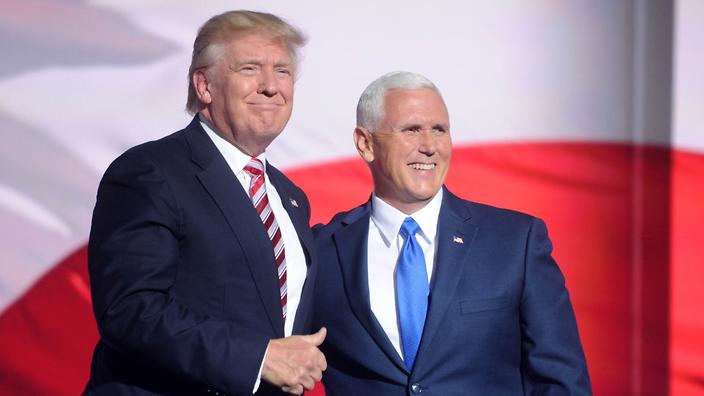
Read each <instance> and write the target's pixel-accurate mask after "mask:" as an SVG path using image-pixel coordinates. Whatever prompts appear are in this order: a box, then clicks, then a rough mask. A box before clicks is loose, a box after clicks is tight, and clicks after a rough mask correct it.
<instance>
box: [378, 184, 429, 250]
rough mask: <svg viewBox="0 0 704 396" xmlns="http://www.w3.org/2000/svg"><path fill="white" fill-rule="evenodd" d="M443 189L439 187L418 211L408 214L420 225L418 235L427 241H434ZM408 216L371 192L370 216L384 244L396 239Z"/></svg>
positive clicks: (389, 243)
mask: <svg viewBox="0 0 704 396" xmlns="http://www.w3.org/2000/svg"><path fill="white" fill-rule="evenodd" d="M442 194H443V189H442V188H441V189H440V190H439V191H438V193H437V194H435V197H433V199H432V200H431V201H430V202H428V204H427V205H425V206H424V207H423V208H421V209H420V210H419V211H417V212H415V213H413V214H411V215H410V217H412V218H413V220H415V221H416V223H418V226H419V227H420V233H419V234H420V235H421V236H422V237H423V238H424V239H425V240H426V242H428V243H433V242H434V241H435V234H436V233H437V228H438V217H439V216H440V206H441V205H442ZM406 217H409V215H407V214H405V213H403V212H401V211H400V210H398V209H396V208H394V207H393V206H391V205H389V204H388V203H386V202H384V201H383V200H382V199H381V198H379V197H377V196H376V193H374V194H372V214H371V218H372V221H373V222H374V224H375V225H376V226H377V228H379V232H380V233H381V238H382V239H383V240H384V243H385V244H386V246H391V243H392V242H393V241H395V240H396V237H397V236H398V233H399V230H400V229H401V224H403V221H404V220H405V219H406Z"/></svg>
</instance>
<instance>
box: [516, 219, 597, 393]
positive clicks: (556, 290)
mask: <svg viewBox="0 0 704 396" xmlns="http://www.w3.org/2000/svg"><path fill="white" fill-rule="evenodd" d="M551 253H552V243H551V242H550V239H549V238H548V233H547V229H546V227H545V223H543V222H542V221H541V220H539V219H533V223H532V225H531V228H530V231H529V235H528V240H527V247H526V259H525V265H526V267H525V278H524V285H523V297H522V300H521V312H520V314H521V333H522V355H523V363H522V366H523V367H522V372H523V386H524V389H525V390H526V394H530V395H532V394H540V395H552V394H560V395H591V394H592V392H591V385H590V382H589V375H588V373H587V365H586V361H585V359H584V353H583V352H582V346H581V344H580V341H579V334H578V332H577V323H576V320H575V316H574V312H573V310H572V304H571V303H570V299H569V295H568V293H567V289H566V288H565V280H564V277H563V276H562V273H561V272H560V269H559V268H558V266H557V264H556V263H555V261H554V260H553V258H552V256H551Z"/></svg>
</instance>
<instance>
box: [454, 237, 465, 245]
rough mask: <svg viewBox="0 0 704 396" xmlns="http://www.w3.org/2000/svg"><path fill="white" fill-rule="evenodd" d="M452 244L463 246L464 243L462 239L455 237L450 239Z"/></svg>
mask: <svg viewBox="0 0 704 396" xmlns="http://www.w3.org/2000/svg"><path fill="white" fill-rule="evenodd" d="M452 242H454V243H459V244H463V243H464V239H462V237H458V236H457V235H455V236H453V237H452Z"/></svg>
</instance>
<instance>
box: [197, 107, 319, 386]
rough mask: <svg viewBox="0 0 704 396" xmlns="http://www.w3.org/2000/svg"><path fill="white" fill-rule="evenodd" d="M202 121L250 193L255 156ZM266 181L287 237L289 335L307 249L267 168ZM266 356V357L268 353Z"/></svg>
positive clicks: (262, 156)
mask: <svg viewBox="0 0 704 396" xmlns="http://www.w3.org/2000/svg"><path fill="white" fill-rule="evenodd" d="M200 125H201V126H202V127H203V129H205V132H206V133H207V134H208V136H209V137H210V139H211V140H212V141H213V143H215V146H216V147H217V148H218V151H220V154H222V156H223V157H225V161H227V164H228V165H229V166H230V169H232V173H234V174H235V176H236V177H237V180H239V182H240V184H241V185H242V188H243V189H244V191H245V193H246V194H247V196H249V185H250V182H251V180H252V178H251V176H249V173H247V172H246V171H245V170H244V167H245V166H246V165H247V163H248V162H249V160H250V159H251V157H250V156H249V155H247V154H245V153H243V152H241V151H240V150H239V149H238V148H237V147H235V146H234V145H232V144H231V143H230V142H228V141H227V140H225V139H224V138H223V137H221V136H220V135H218V134H217V133H216V132H215V131H214V130H213V129H212V128H211V127H210V126H209V125H208V124H207V123H205V122H203V120H201V121H200ZM257 158H259V160H260V161H262V164H264V169H265V170H266V165H267V164H266V155H265V153H262V154H260V155H258V156H257ZM264 184H265V186H266V194H267V196H268V198H269V205H271V210H272V211H273V212H274V216H275V217H276V222H277V223H279V229H280V230H281V237H282V238H283V240H284V249H285V252H286V286H287V289H288V290H287V291H286V295H287V297H286V298H287V302H286V305H287V308H286V309H287V312H286V321H285V322H284V335H285V336H286V337H288V336H290V335H291V333H292V331H293V322H294V319H295V318H296V311H297V310H298V303H299V302H300V300H301V292H302V290H303V283H304V282H305V280H306V272H307V270H308V267H307V265H306V256H305V254H304V253H303V247H302V246H301V241H300V240H299V239H298V233H297V232H296V229H295V227H294V226H293V223H292V222H291V218H290V217H289V216H288V212H286V209H284V206H283V204H282V203H281V197H279V193H278V192H277V191H276V187H274V185H273V184H271V181H270V180H269V175H267V174H266V172H264ZM262 227H263V226H262ZM272 249H273V247H272ZM264 357H266V353H265V354H264ZM263 364H264V361H263V360H262V365H261V367H260V369H259V379H257V382H256V384H255V387H254V391H255V392H256V390H257V389H258V388H259V382H260V380H261V368H262V367H263Z"/></svg>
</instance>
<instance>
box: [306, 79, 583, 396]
mask: <svg viewBox="0 0 704 396" xmlns="http://www.w3.org/2000/svg"><path fill="white" fill-rule="evenodd" d="M354 142H355V146H356V148H357V151H358V152H359V155H360V156H361V157H362V159H363V160H364V161H365V162H366V163H367V164H368V166H369V169H370V171H371V174H372V178H373V180H374V192H373V194H372V196H371V198H370V200H369V201H368V202H367V203H365V204H363V205H362V206H359V207H357V208H354V209H352V210H350V211H348V212H344V213H340V214H338V215H336V216H335V217H334V218H333V219H332V220H331V221H330V223H329V224H327V225H326V226H318V227H316V229H315V230H314V234H315V238H316V246H317V248H318V258H319V260H320V262H321V268H320V272H319V274H318V277H317V281H316V298H315V311H314V312H315V313H314V325H315V326H321V325H324V326H326V327H327V329H328V331H329V333H328V337H327V339H326V341H325V343H324V345H323V347H322V351H323V352H324V353H325V355H326V358H327V362H328V365H329V367H328V370H327V371H326V373H325V376H324V377H323V382H324V384H325V388H326V392H327V394H328V396H334V395H385V396H394V395H399V396H400V395H408V394H422V395H440V396H448V395H492V396H498V395H511V396H515V395H589V394H591V388H590V382H589V376H588V373H587V366H586V362H585V359H584V354H583V352H582V348H581V345H580V341H579V335H578V333H577V325H576V321H575V317H574V313H573V310H572V306H571V304H570V300H569V296H568V293H567V290H566V288H565V284H564V278H563V276H562V274H561V272H560V269H559V268H558V266H557V265H556V263H555V262H554V260H553V259H552V257H551V250H552V246H551V243H550V240H549V238H548V235H547V230H546V227H545V224H544V223H543V222H542V221H541V220H539V219H537V218H535V217H532V216H529V215H526V214H522V213H518V212H515V211H510V210H506V209H499V208H495V207H491V206H487V205H483V204H479V203H474V202H470V201H466V200H463V199H460V198H459V197H457V196H455V195H453V194H452V193H451V192H450V191H449V190H448V189H447V188H445V187H443V183H444V181H445V177H446V175H447V171H448V168H449V165H450V157H451V154H452V141H451V137H450V122H449V116H448V112H447V108H446V107H445V103H444V101H443V99H442V96H441V95H440V92H439V91H438V89H437V88H436V87H435V85H434V84H433V83H432V82H430V81H429V80H428V79H427V78H425V77H423V76H421V75H418V74H414V73H408V72H395V73H390V74H387V75H384V76H382V77H380V78H379V79H377V80H376V81H374V82H372V83H371V84H370V85H369V87H367V89H366V90H365V91H364V92H363V93H362V96H361V98H360V100H359V104H358V107H357V127H356V128H355V131H354Z"/></svg>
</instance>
